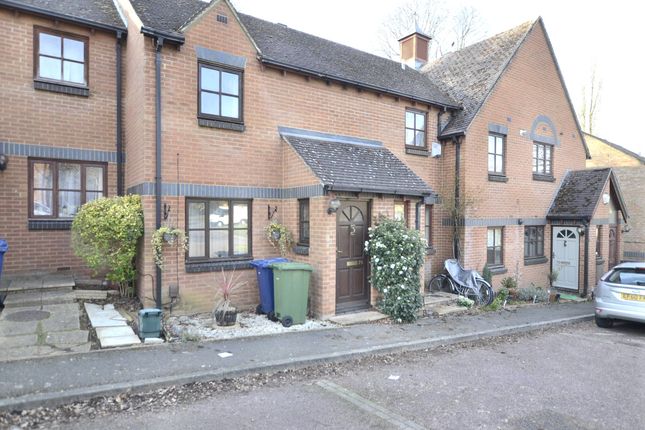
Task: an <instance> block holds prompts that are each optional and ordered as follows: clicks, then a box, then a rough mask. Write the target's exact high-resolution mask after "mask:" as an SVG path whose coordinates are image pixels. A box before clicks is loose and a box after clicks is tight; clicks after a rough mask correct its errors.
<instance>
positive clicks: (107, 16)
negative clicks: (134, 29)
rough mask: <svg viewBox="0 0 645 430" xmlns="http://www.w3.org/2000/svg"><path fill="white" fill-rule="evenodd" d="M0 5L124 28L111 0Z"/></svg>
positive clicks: (15, 0)
mask: <svg viewBox="0 0 645 430" xmlns="http://www.w3.org/2000/svg"><path fill="white" fill-rule="evenodd" d="M0 6H9V7H16V8H19V9H23V8H26V10H33V11H38V12H42V13H43V14H48V13H53V14H57V15H61V16H65V17H69V18H71V19H81V20H84V21H89V22H92V23H96V24H100V25H105V26H109V27H115V28H122V29H125V24H124V22H123V21H122V20H121V17H120V16H119V12H118V10H117V9H116V6H115V5H114V2H112V0H0Z"/></svg>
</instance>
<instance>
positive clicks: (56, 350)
mask: <svg viewBox="0 0 645 430" xmlns="http://www.w3.org/2000/svg"><path fill="white" fill-rule="evenodd" d="M91 347H92V344H91V343H90V342H86V343H84V344H81V345H72V346H67V347H56V346H51V345H37V346H22V347H17V348H11V349H2V350H0V362H2V361H8V360H17V359H21V360H23V359H24V360H27V359H32V358H35V357H48V356H55V355H61V354H69V353H82V352H89V351H90V349H91ZM2 365H3V366H4V365H6V363H2Z"/></svg>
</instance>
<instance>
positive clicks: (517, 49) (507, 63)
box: [458, 17, 555, 134]
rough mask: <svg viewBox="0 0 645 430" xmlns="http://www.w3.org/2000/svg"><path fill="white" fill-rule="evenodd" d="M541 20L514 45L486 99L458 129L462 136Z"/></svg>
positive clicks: (537, 20)
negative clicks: (464, 124) (465, 124)
mask: <svg viewBox="0 0 645 430" xmlns="http://www.w3.org/2000/svg"><path fill="white" fill-rule="evenodd" d="M541 20H542V17H539V18H538V19H536V20H535V21H534V22H533V24H531V27H530V28H529V29H528V30H527V31H526V33H524V36H522V39H521V40H520V42H519V43H518V44H517V45H515V50H514V51H513V53H512V54H511V55H510V57H508V60H506V62H505V63H504V66H503V67H502V68H501V69H500V71H499V73H498V74H497V77H496V78H495V82H494V83H493V85H491V87H490V88H489V89H488V92H487V93H486V97H484V98H483V99H482V101H481V103H480V104H479V106H477V109H476V110H475V112H474V114H473V116H472V118H471V119H470V121H469V122H468V125H467V126H466V127H461V129H459V130H458V131H460V132H463V134H466V133H468V130H469V129H470V126H471V124H472V123H473V122H475V118H477V115H479V112H480V111H481V109H482V106H484V104H486V102H487V101H488V99H489V98H490V96H491V95H492V94H493V90H494V89H495V87H497V84H498V83H499V81H500V80H501V79H502V76H503V75H504V73H505V72H506V69H508V66H509V65H510V64H511V62H512V61H513V59H514V58H515V55H516V54H517V52H518V51H519V50H520V47H521V46H522V45H523V44H524V41H526V38H527V37H528V35H529V34H531V32H532V31H533V29H534V28H535V24H536V23H537V22H540V21H541ZM547 39H548V38H547ZM554 58H555V57H554Z"/></svg>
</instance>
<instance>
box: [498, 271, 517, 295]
mask: <svg viewBox="0 0 645 430" xmlns="http://www.w3.org/2000/svg"><path fill="white" fill-rule="evenodd" d="M501 284H502V288H505V289H506V292H507V294H506V296H507V297H511V298H515V297H516V296H517V280H516V279H515V278H512V277H510V276H507V277H506V278H504V279H502V282H501Z"/></svg>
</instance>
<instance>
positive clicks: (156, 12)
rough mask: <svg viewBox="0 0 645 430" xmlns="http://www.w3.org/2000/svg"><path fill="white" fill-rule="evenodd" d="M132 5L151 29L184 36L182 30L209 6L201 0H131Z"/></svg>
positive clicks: (145, 25) (144, 23)
mask: <svg viewBox="0 0 645 430" xmlns="http://www.w3.org/2000/svg"><path fill="white" fill-rule="evenodd" d="M130 3H132V7H134V10H135V12H136V13H137V15H138V16H139V18H140V19H141V21H142V22H143V25H144V27H147V28H149V29H151V30H154V31H158V32H162V33H168V34H171V35H174V36H177V37H183V35H182V33H181V30H182V28H183V27H184V26H185V25H186V24H188V23H189V22H190V21H191V20H192V19H194V18H195V17H196V16H197V15H199V13H200V12H202V11H203V10H204V9H206V8H207V7H208V6H209V3H208V2H203V1H200V0H130Z"/></svg>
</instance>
